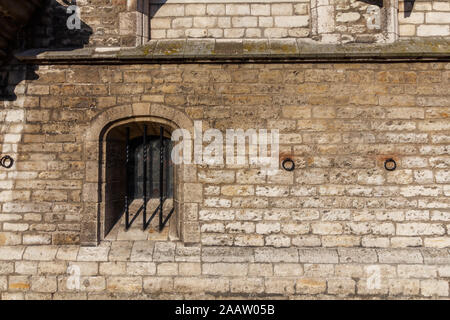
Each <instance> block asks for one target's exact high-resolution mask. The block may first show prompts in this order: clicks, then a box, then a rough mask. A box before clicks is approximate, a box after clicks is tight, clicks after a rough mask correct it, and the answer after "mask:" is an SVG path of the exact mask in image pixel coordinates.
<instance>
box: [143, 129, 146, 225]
mask: <svg viewBox="0 0 450 320" xmlns="http://www.w3.org/2000/svg"><path fill="white" fill-rule="evenodd" d="M143 138H144V143H143V148H142V152H143V166H144V170H143V175H144V177H143V181H144V186H143V188H142V191H143V193H144V196H143V198H144V212H143V216H144V218H143V219H144V223H143V224H142V227H143V229H144V230H145V225H146V222H147V125H144V137H143Z"/></svg>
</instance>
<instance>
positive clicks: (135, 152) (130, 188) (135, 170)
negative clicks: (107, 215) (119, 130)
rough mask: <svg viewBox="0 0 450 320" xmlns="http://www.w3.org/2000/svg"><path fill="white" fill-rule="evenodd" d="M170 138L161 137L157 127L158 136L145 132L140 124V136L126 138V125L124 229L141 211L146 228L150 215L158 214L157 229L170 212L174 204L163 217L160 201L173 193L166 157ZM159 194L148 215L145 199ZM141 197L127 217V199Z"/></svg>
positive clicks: (150, 219)
mask: <svg viewBox="0 0 450 320" xmlns="http://www.w3.org/2000/svg"><path fill="white" fill-rule="evenodd" d="M171 149H172V142H171V140H170V139H169V138H166V137H164V128H163V127H160V134H159V136H155V135H148V134H147V125H144V132H143V135H142V137H138V138H134V139H132V140H130V128H129V127H127V128H126V166H127V179H126V180H127V181H126V187H127V190H126V195H125V226H126V229H127V230H128V229H129V228H130V227H131V225H132V224H133V222H134V221H135V220H136V219H137V217H138V216H139V215H140V213H141V212H142V219H143V229H144V230H146V229H147V228H148V226H149V225H150V223H151V222H152V220H153V218H154V217H155V216H156V215H157V214H158V216H159V223H158V225H159V231H161V230H163V229H164V226H165V225H166V224H167V222H168V221H169V219H170V217H171V216H172V214H173V212H174V209H175V207H172V209H171V210H170V211H169V213H168V214H167V216H166V217H164V212H163V206H164V202H165V201H166V200H167V199H168V198H170V197H173V164H172V162H171V159H170V152H171ZM156 198H159V205H158V207H157V208H156V209H155V210H154V212H153V213H151V215H150V216H149V217H148V212H147V202H148V200H149V199H156ZM134 199H143V205H142V207H141V208H140V209H139V210H138V211H137V212H136V213H135V214H134V215H133V216H132V217H131V216H130V210H129V209H130V208H129V206H130V203H131V202H132V201H133V200H134Z"/></svg>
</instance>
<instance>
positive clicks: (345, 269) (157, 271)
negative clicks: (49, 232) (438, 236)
mask: <svg viewBox="0 0 450 320" xmlns="http://www.w3.org/2000/svg"><path fill="white" fill-rule="evenodd" d="M449 264H450V254H449V253H448V251H447V250H429V249H428V250H427V249H401V250H399V249H397V250H390V249H361V248H356V249H352V248H341V249H295V248H278V249H271V248H229V247H199V246H193V247H192V246H191V247H186V246H183V245H182V244H180V243H165V242H155V243H151V242H147V241H137V242H134V243H133V242H130V241H116V242H105V243H103V245H102V246H101V247H97V248H87V247H81V248H79V247H77V246H37V247H36V246H34V247H24V246H15V247H0V297H1V299H2V300H8V299H169V300H171V299H217V298H219V299H220V298H222V299H230V298H234V299H236V298H240V299H267V300H271V299H289V298H290V299H332V298H340V299H354V298H357V299H358V298H359V299H361V298H364V299H379V298H382V299H424V298H427V299H448V296H449V284H448V280H449V278H450V268H449ZM77 274H79V277H78V276H77ZM374 276H375V277H378V278H376V279H377V280H374V279H375V278H374ZM371 279H372V280H371ZM368 280H369V281H368Z"/></svg>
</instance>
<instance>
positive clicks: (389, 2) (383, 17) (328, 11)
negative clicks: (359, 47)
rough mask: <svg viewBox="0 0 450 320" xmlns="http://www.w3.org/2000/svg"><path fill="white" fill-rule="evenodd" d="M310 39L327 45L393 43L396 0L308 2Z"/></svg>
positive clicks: (395, 36) (312, 0) (320, 0)
mask: <svg viewBox="0 0 450 320" xmlns="http://www.w3.org/2000/svg"><path fill="white" fill-rule="evenodd" d="M311 7H312V12H311V14H312V19H313V29H312V34H313V38H314V39H316V40H319V41H322V42H328V43H346V42H363V43H364V42H366V43H367V42H371V43H373V42H383V43H384V42H393V41H395V40H396V39H397V33H398V32H397V26H396V24H397V20H396V15H397V0H385V1H378V2H377V1H375V2H370V1H355V0H311Z"/></svg>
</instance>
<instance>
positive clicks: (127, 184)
mask: <svg viewBox="0 0 450 320" xmlns="http://www.w3.org/2000/svg"><path fill="white" fill-rule="evenodd" d="M126 131H127V132H126V147H125V153H126V158H125V163H126V165H125V167H126V173H125V176H126V179H125V180H126V194H125V229H128V226H129V224H130V211H129V201H128V196H129V194H130V186H129V180H128V179H129V177H128V173H129V172H128V171H129V169H130V168H129V166H130V127H127V130H126Z"/></svg>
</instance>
